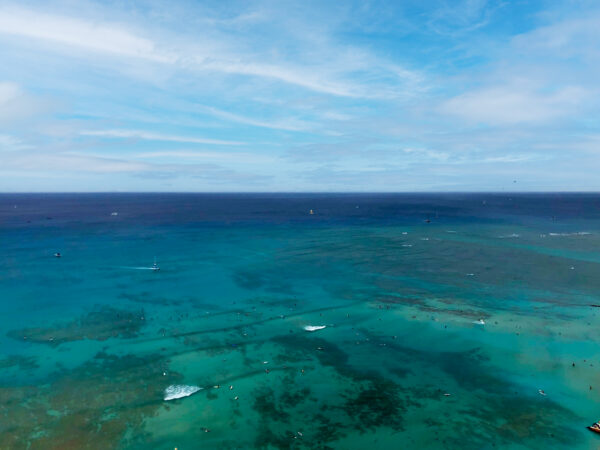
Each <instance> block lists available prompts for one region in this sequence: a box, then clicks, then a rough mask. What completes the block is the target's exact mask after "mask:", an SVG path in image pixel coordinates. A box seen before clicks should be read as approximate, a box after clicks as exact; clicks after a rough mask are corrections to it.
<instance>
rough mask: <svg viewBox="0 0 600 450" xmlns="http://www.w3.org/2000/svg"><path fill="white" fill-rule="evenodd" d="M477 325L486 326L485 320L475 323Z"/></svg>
mask: <svg viewBox="0 0 600 450" xmlns="http://www.w3.org/2000/svg"><path fill="white" fill-rule="evenodd" d="M473 323H474V324H475V325H485V320H483V319H479V320H476V321H474V322H473Z"/></svg>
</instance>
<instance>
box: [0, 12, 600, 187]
mask: <svg viewBox="0 0 600 450" xmlns="http://www.w3.org/2000/svg"><path fill="white" fill-rule="evenodd" d="M599 24H600V4H599V3H598V2H597V1H583V0H582V1H568V0H565V1H543V0H539V1H533V0H531V1H528V0H521V1H519V0H515V1H485V0H463V1H460V0H456V1H451V0H437V1H434V0H432V1H423V0H419V1H359V2H352V1H345V2H338V1H314V2H313V1H307V0H303V1H296V2H286V1H281V0H278V1H265V0H257V1H253V0H248V1H240V2H229V1H214V2H213V1H202V2H200V1H176V2H166V1H143V2H142V1H139V2H138V1H127V0H120V1H115V2H110V1H103V2H97V3H95V2H86V1H81V0H78V1H74V0H68V1H59V2H53V1H44V2H35V1H27V0H25V1H23V0H21V1H18V2H10V1H2V0H0V191H3V192H15V191H510V190H517V191H544V190H553V191H556V190H587V191H589V190H599V189H600V176H599V174H600V121H599V118H600V115H599V112H600V85H599V83H598V80H600V25H599Z"/></svg>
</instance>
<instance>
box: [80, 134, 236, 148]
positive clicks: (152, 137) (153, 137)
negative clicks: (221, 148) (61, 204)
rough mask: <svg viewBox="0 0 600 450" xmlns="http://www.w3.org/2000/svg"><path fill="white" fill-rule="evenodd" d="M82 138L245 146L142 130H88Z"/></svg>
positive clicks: (234, 142)
mask: <svg viewBox="0 0 600 450" xmlns="http://www.w3.org/2000/svg"><path fill="white" fill-rule="evenodd" d="M79 134H81V135H82V136H98V137H106V138H123V139H141V140H146V141H165V142H184V143H192V144H208V145H243V144H244V142H239V141H224V140H220V139H206V138H196V137H189V136H175V135H168V134H160V133H152V132H148V131H141V130H87V131H81V132H80V133H79Z"/></svg>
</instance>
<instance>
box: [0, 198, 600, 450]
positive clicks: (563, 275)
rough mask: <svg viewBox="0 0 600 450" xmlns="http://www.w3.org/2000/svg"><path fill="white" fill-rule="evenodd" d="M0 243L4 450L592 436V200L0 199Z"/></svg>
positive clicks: (490, 442) (560, 442)
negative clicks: (589, 428) (155, 268)
mask: <svg viewBox="0 0 600 450" xmlns="http://www.w3.org/2000/svg"><path fill="white" fill-rule="evenodd" d="M311 210H312V213H311ZM0 249H1V252H0V329H1V330H2V332H1V333H0V369H1V370H0V449H21V448H22V449H80V448H90V449H96V448H97V449H109V448H127V449H149V448H152V449H154V448H156V449H174V448H177V449H179V450H182V449H196V448H207V449H208V448H210V449H212V448H214V449H250V448H261V449H302V448H307V449H308V448H310V449H329V448H334V449H365V448H370V449H400V448H402V449H424V448H433V449H489V448H490V449H491V448H503V449H532V448H534V449H548V448H569V449H592V448H597V447H598V446H599V445H600V435H597V434H595V433H592V432H590V431H589V430H587V429H586V427H587V426H588V425H591V424H592V423H594V422H595V421H597V420H600V347H599V345H598V343H599V338H600V327H599V326H600V317H599V313H600V308H598V307H596V306H592V305H597V306H600V276H599V275H600V195H597V194H561V193H554V194H513V193H510V194H508V193H496V194H2V195H0ZM55 253H59V254H60V257H57V256H55ZM155 261H156V266H157V267H159V268H160V270H151V269H152V268H153V264H154V262H155ZM306 327H308V329H307V328H306ZM309 330H310V331H309ZM187 394H190V395H187ZM183 395H186V396H183ZM178 397H179V398H178ZM165 399H167V400H165Z"/></svg>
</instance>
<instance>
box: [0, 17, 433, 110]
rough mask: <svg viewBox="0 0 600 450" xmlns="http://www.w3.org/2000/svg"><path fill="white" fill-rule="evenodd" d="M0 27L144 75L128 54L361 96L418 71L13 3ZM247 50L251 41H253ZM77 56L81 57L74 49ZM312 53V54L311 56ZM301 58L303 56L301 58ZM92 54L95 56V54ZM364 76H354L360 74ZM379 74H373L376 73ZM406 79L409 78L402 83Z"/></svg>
mask: <svg viewBox="0 0 600 450" xmlns="http://www.w3.org/2000/svg"><path fill="white" fill-rule="evenodd" d="M0 34H4V35H8V36H13V37H20V38H27V39H35V40H38V41H41V42H42V43H43V44H44V49H45V50H46V49H47V48H58V49H59V50H60V49H61V48H65V47H66V48H73V49H80V50H85V51H86V52H88V51H89V52H94V53H96V54H97V53H100V54H104V55H105V56H112V57H126V58H129V59H128V61H127V64H126V65H122V64H113V65H111V68H112V69H116V70H122V71H124V72H125V73H128V74H130V75H132V76H139V77H140V78H144V76H147V75H144V74H146V73H147V70H143V69H140V70H137V71H136V70H134V68H133V65H134V64H135V61H133V60H134V59H138V60H143V61H147V62H153V63H158V64H162V65H168V66H170V67H173V68H175V69H178V70H184V71H192V72H194V71H195V72H201V71H215V72H220V73H225V74H230V75H244V76H250V77H258V78H264V79H271V80H276V81H279V82H283V83H287V84H290V85H294V86H299V87H302V88H306V89H309V90H312V91H315V92H319V93H324V94H330V95H336V96H342V97H363V98H385V97H389V96H395V95H399V94H400V93H401V92H404V93H406V92H412V91H414V90H415V89H416V83H419V82H420V81H421V77H420V76H419V75H417V74H416V73H414V72H412V71H409V70H406V69H405V68H402V67H400V66H398V65H395V64H390V63H387V62H386V61H381V60H379V59H378V58H376V57H374V56H373V55H371V54H369V53H367V52H365V51H362V50H360V49H357V48H344V47H340V46H339V45H335V44H332V43H329V46H326V47H325V48H323V49H320V54H317V55H315V49H313V48H306V49H304V53H306V56H308V55H310V56H311V57H310V59H307V60H306V61H300V63H298V62H296V61H297V60H302V59H303V58H302V57H300V58H296V59H295V60H294V61H295V62H294V63H290V62H288V61H287V60H286V59H285V54H273V53H268V52H267V53H260V52H259V53H255V52H254V51H248V50H250V49H252V45H251V42H246V41H245V40H242V39H239V38H235V37H231V36H228V35H226V34H223V33H219V32H218V31H216V30H202V31H201V32H200V33H196V34H193V35H183V34H182V35H173V34H164V33H162V34H161V33H160V32H155V33H154V34H153V36H154V35H157V36H159V37H157V38H154V39H152V38H150V37H147V36H143V35H140V33H138V32H136V31H135V29H132V27H131V26H125V25H123V24H118V23H110V22H104V23H103V22H99V21H96V20H94V21H92V20H88V19H85V18H76V17H69V16H64V15H56V14H47V13H44V12H41V11H34V10H27V9H23V8H18V7H9V6H4V7H0ZM252 50H254V49H252ZM77 56H78V58H80V59H81V58H82V57H86V56H87V55H86V54H85V53H79V54H78V55H77ZM315 56H316V57H315ZM304 59H306V58H304ZM94 62H97V61H94ZM360 72H362V73H363V74H362V76H363V77H364V79H365V80H367V81H368V83H361V81H360V76H358V77H357V74H359V73H360ZM378 80H379V81H378ZM405 85H410V89H406V86H405Z"/></svg>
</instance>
